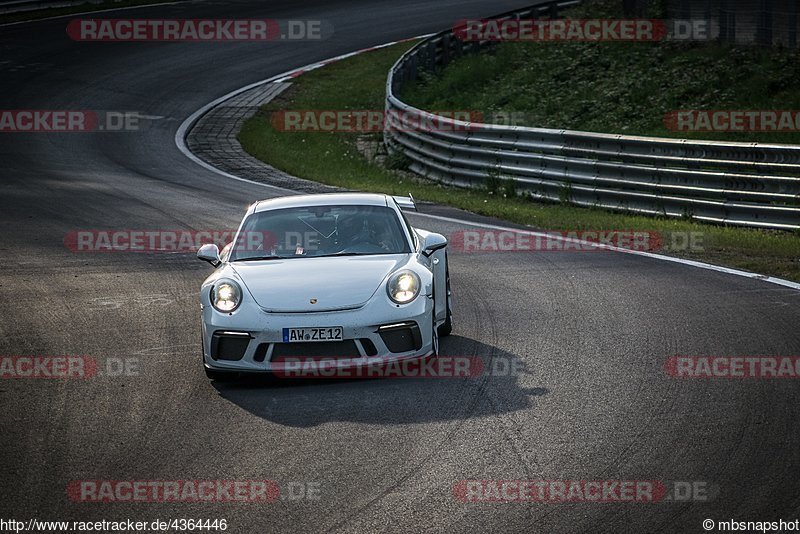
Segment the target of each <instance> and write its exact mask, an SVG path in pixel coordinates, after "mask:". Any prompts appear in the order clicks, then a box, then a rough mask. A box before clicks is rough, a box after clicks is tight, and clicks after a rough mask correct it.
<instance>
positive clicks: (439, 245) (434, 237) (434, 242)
mask: <svg viewBox="0 0 800 534" xmlns="http://www.w3.org/2000/svg"><path fill="white" fill-rule="evenodd" d="M446 246H447V238H446V237H445V236H443V235H441V234H428V235H427V236H425V241H424V242H423V243H422V254H423V255H425V256H430V255H431V254H433V253H434V252H436V251H437V250H441V249H443V248H444V247H446Z"/></svg>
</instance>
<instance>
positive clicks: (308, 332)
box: [283, 326, 344, 343]
mask: <svg viewBox="0 0 800 534" xmlns="http://www.w3.org/2000/svg"><path fill="white" fill-rule="evenodd" d="M343 334H344V329H343V328H342V327H341V326H325V327H319V328H284V329H283V342H284V343H313V342H315V341H342V340H343V339H344V336H343Z"/></svg>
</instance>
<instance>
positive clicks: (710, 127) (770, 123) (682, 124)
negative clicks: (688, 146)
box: [664, 109, 800, 133]
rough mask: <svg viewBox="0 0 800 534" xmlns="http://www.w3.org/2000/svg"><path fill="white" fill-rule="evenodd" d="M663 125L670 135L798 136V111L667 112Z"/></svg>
mask: <svg viewBox="0 0 800 534" xmlns="http://www.w3.org/2000/svg"><path fill="white" fill-rule="evenodd" d="M664 125H665V126H666V127H667V129H668V130H671V131H673V132H704V133H714V132H733V133H744V132H785V133H788V132H798V131H800V110H699V109H694V110H691V109H687V110H679V111H671V112H669V113H667V114H666V115H665V116H664Z"/></svg>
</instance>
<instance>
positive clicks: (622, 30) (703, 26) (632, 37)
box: [453, 18, 711, 42]
mask: <svg viewBox="0 0 800 534" xmlns="http://www.w3.org/2000/svg"><path fill="white" fill-rule="evenodd" d="M453 32H454V34H455V36H456V38H458V39H460V40H462V41H512V42H518V41H527V42H608V41H622V42H654V41H665V40H672V41H707V40H709V38H710V35H711V33H710V29H709V24H708V21H707V20H702V19H694V20H681V19H666V20H661V19H514V18H506V19H491V20H486V19H471V20H469V19H468V20H460V21H457V22H456V24H455V25H454V26H453Z"/></svg>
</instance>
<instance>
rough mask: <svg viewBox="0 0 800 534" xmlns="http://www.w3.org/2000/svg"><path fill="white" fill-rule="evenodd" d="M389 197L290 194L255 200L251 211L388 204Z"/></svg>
mask: <svg viewBox="0 0 800 534" xmlns="http://www.w3.org/2000/svg"><path fill="white" fill-rule="evenodd" d="M390 205H391V204H390V203H389V197H387V196H386V195H383V194H376V193H323V194H318V195H292V196H288V197H278V198H270V199H267V200H260V201H258V202H256V204H255V206H254V207H253V212H254V213H255V212H260V211H268V210H276V209H282V208H298V207H306V206H390Z"/></svg>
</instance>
